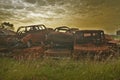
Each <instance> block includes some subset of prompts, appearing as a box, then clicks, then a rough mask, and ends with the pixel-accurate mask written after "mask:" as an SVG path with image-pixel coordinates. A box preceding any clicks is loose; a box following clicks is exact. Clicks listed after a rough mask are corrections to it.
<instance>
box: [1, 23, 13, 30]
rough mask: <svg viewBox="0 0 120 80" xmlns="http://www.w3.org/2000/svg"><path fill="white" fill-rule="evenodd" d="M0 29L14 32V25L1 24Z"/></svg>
mask: <svg viewBox="0 0 120 80" xmlns="http://www.w3.org/2000/svg"><path fill="white" fill-rule="evenodd" d="M0 27H1V28H3V29H7V30H14V25H13V24H11V23H9V22H3V23H1V26H0Z"/></svg>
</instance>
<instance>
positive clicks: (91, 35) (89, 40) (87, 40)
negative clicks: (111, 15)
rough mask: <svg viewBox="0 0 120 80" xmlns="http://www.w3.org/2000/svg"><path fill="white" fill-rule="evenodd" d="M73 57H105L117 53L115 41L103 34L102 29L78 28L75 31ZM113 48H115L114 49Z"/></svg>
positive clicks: (117, 48)
mask: <svg viewBox="0 0 120 80" xmlns="http://www.w3.org/2000/svg"><path fill="white" fill-rule="evenodd" d="M74 38H75V39H74V53H73V57H74V58H76V59H78V58H80V57H81V58H83V57H86V55H89V57H92V58H97V59H101V58H105V57H106V56H107V57H108V56H109V57H110V56H114V55H116V54H117V53H118V50H119V47H118V46H117V42H115V41H114V40H113V39H111V38H110V37H108V35H105V34H104V31H103V30H79V31H76V32H75V37H74ZM114 48H115V49H116V50H114Z"/></svg>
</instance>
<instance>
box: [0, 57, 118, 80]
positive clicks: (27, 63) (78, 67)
mask: <svg viewBox="0 0 120 80" xmlns="http://www.w3.org/2000/svg"><path fill="white" fill-rule="evenodd" d="M119 74H120V59H113V60H107V61H94V60H89V59H86V60H84V61H83V60H78V61H75V60H72V59H59V60H54V59H37V60H19V61H18V60H15V59H12V58H4V57H3V58H0V80H120V76H119Z"/></svg>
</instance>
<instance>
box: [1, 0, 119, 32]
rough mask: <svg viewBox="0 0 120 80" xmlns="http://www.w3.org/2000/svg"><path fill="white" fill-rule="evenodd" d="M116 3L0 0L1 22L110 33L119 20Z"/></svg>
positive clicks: (69, 0)
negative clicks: (82, 27)
mask: <svg viewBox="0 0 120 80" xmlns="http://www.w3.org/2000/svg"><path fill="white" fill-rule="evenodd" d="M119 4H120V0H115V1H113V0H0V15H2V16H0V22H2V21H12V22H14V23H17V25H24V24H32V23H39V22H40V23H47V24H49V25H51V26H52V25H54V26H55V25H57V24H59V25H60V24H65V25H71V26H79V27H81V26H86V28H89V27H92V26H93V28H95V27H96V26H102V28H104V29H108V28H109V26H111V27H112V28H110V29H111V30H110V31H112V29H114V30H115V27H114V25H117V24H119V21H120V19H119V16H120V5H119ZM113 27H114V28H113ZM98 28H101V27H98Z"/></svg>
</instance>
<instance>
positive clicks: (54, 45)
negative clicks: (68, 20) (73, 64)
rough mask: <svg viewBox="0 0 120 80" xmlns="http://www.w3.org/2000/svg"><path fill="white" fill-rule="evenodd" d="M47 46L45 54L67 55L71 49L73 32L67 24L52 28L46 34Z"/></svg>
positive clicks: (53, 55)
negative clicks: (51, 30)
mask: <svg viewBox="0 0 120 80" xmlns="http://www.w3.org/2000/svg"><path fill="white" fill-rule="evenodd" d="M47 41H48V47H47V50H46V51H45V56H52V57H61V56H62V57H68V56H71V53H72V51H73V41H74V37H73V33H72V32H71V31H70V28H69V27H67V26H61V27H57V28H55V29H54V32H51V33H49V34H48V35H47Z"/></svg>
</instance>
